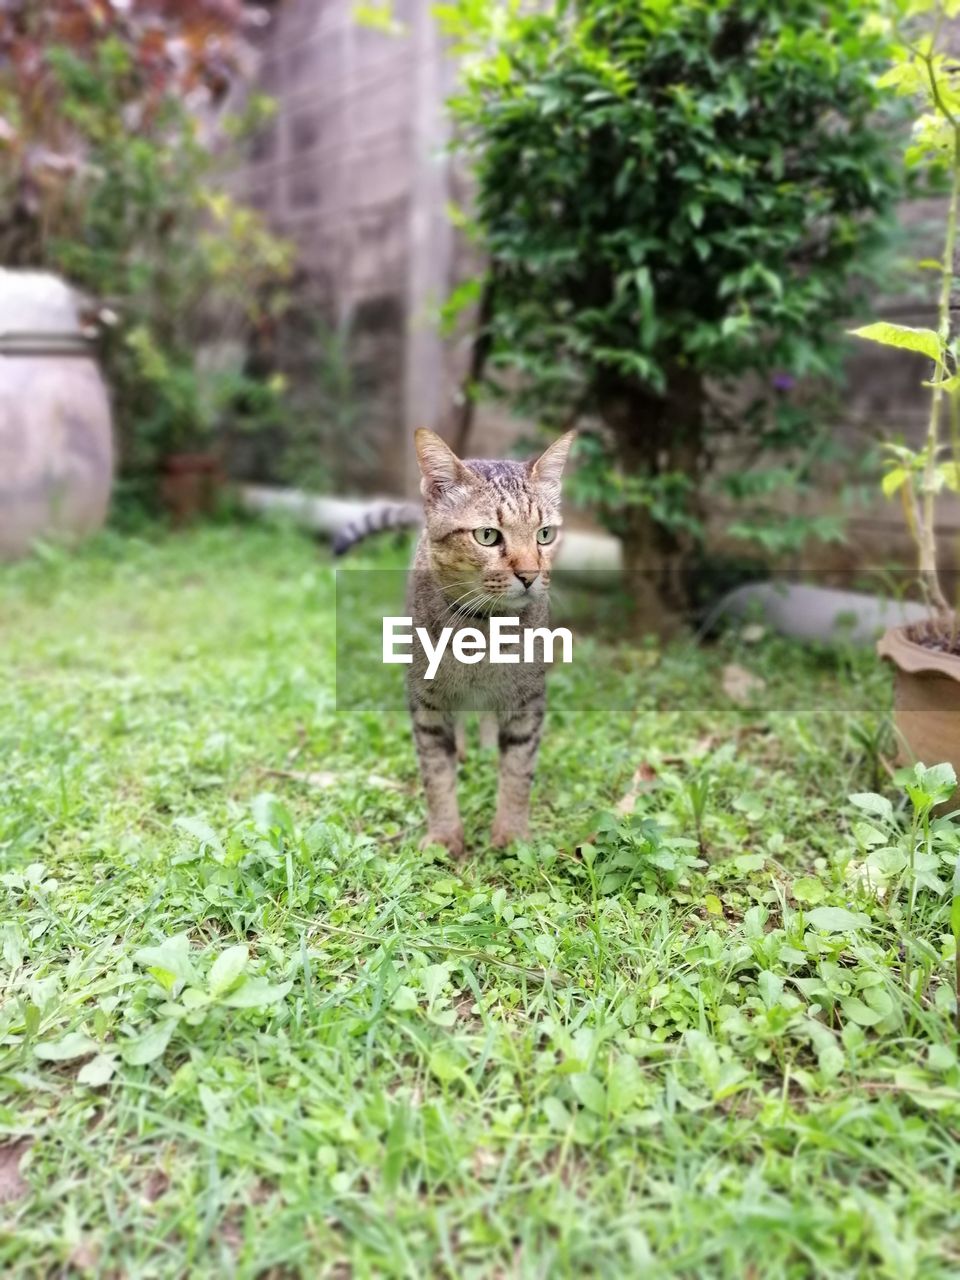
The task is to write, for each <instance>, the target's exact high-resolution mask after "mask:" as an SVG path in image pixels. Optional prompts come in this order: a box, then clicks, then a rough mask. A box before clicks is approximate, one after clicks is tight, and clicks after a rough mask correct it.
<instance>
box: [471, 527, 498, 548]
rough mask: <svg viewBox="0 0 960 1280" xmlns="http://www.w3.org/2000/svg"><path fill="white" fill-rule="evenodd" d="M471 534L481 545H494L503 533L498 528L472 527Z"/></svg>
mask: <svg viewBox="0 0 960 1280" xmlns="http://www.w3.org/2000/svg"><path fill="white" fill-rule="evenodd" d="M473 536H474V537H475V538H476V540H477V541H478V542H479V543H480V545H481V547H495V546H496V545H497V543H498V542H499V541H500V540H501V539H502V537H503V534H502V533H501V532H500V530H499V529H474V531H473Z"/></svg>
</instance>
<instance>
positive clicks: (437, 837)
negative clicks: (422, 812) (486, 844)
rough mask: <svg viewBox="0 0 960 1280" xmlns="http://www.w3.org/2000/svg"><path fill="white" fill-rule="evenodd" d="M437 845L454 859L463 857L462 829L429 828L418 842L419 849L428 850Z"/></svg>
mask: <svg viewBox="0 0 960 1280" xmlns="http://www.w3.org/2000/svg"><path fill="white" fill-rule="evenodd" d="M433 844H438V845H440V846H442V848H444V849H446V850H447V852H448V853H449V854H450V855H451V857H454V858H462V857H463V827H436V828H431V829H430V830H429V831H428V832H427V834H426V835H425V836H424V837H423V839H422V840H421V841H420V848H421V849H429V848H430V846H431V845H433Z"/></svg>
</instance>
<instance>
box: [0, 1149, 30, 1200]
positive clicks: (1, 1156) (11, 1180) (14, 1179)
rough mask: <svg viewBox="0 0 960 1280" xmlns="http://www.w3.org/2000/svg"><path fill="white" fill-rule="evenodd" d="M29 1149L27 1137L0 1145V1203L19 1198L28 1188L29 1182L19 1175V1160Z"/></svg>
mask: <svg viewBox="0 0 960 1280" xmlns="http://www.w3.org/2000/svg"><path fill="white" fill-rule="evenodd" d="M29 1150H30V1139H29V1138H21V1139H20V1140H19V1141H18V1142H7V1143H4V1144H3V1145H2V1146H0V1204H10V1203H11V1202H12V1201H14V1200H21V1199H22V1198H23V1197H24V1196H25V1195H26V1194H27V1192H28V1191H29V1190H30V1186H29V1184H28V1183H27V1182H26V1181H24V1179H23V1178H22V1177H21V1176H20V1161H21V1160H22V1159H23V1157H24V1156H25V1155H26V1154H27V1152H28V1151H29Z"/></svg>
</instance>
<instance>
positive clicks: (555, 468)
mask: <svg viewBox="0 0 960 1280" xmlns="http://www.w3.org/2000/svg"><path fill="white" fill-rule="evenodd" d="M576 438H577V433H576V431H568V432H567V433H566V434H565V435H562V436H561V437H560V439H559V440H554V442H553V444H551V445H549V446H548V447H547V448H546V449H544V451H543V453H541V455H540V457H539V458H537V459H535V460H534V461H533V462H531V463H530V478H531V480H538V481H540V483H541V484H556V485H559V483H560V480H561V477H562V476H563V467H564V463H565V462H566V460H567V454H568V453H569V452H570V446H571V445H572V444H573V442H574V440H576Z"/></svg>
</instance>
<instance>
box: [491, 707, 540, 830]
mask: <svg viewBox="0 0 960 1280" xmlns="http://www.w3.org/2000/svg"><path fill="white" fill-rule="evenodd" d="M545 703H546V697H545V692H544V691H543V690H541V691H540V693H539V694H536V695H534V696H532V697H531V698H530V699H529V700H527V701H526V702H524V703H522V704H521V706H520V708H519V709H518V710H517V711H516V712H515V713H514V714H512V715H506V716H501V717H500V732H499V735H498V743H499V747H500V781H499V786H498V788H497V812H496V816H495V817H494V820H493V831H492V832H491V839H492V841H493V844H494V847H495V848H498V849H500V848H503V847H504V846H506V845H508V844H510V843H511V841H513V840H525V839H526V837H527V835H528V833H529V827H530V788H531V786H532V784H533V772H534V768H535V766H536V763H537V751H538V749H539V747H540V734H541V732H542V730H543V716H544V710H545Z"/></svg>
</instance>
